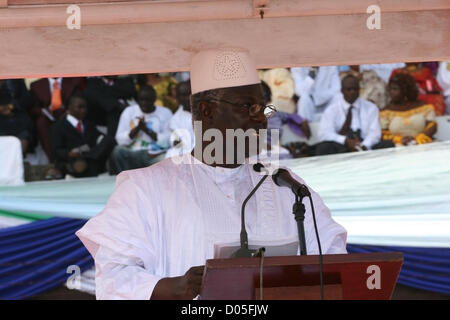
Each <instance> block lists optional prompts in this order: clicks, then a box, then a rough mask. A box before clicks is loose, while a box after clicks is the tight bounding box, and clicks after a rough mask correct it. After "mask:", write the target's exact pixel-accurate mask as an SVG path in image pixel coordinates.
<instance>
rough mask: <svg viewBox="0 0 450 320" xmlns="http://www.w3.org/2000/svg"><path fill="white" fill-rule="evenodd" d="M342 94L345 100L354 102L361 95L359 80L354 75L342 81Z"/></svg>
mask: <svg viewBox="0 0 450 320" xmlns="http://www.w3.org/2000/svg"><path fill="white" fill-rule="evenodd" d="M341 91H342V94H343V95H344V99H345V101H347V102H348V103H350V104H352V103H354V102H355V101H356V99H358V97H359V80H358V79H356V78H353V77H349V78H345V79H344V81H342V90H341Z"/></svg>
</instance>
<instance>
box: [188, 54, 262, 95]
mask: <svg viewBox="0 0 450 320" xmlns="http://www.w3.org/2000/svg"><path fill="white" fill-rule="evenodd" d="M257 83H261V80H260V79H259V77H258V71H257V70H256V65H255V63H254V62H253V60H252V59H251V57H250V55H249V53H248V52H247V51H245V50H243V49H234V48H233V49H216V50H205V51H201V52H199V53H197V54H196V55H195V56H194V57H193V58H192V62H191V88H192V94H195V93H198V92H202V91H206V90H211V89H218V88H229V87H238V86H246V85H250V84H257Z"/></svg>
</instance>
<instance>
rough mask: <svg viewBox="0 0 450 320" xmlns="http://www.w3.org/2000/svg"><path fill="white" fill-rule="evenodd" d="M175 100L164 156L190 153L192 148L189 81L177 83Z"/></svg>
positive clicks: (192, 133)
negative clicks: (175, 108) (176, 103)
mask: <svg viewBox="0 0 450 320" xmlns="http://www.w3.org/2000/svg"><path fill="white" fill-rule="evenodd" d="M176 93H177V101H178V103H179V105H180V106H179V107H178V110H177V112H175V114H174V115H173V117H172V118H171V119H170V122H169V129H170V131H171V136H170V145H171V148H170V149H169V150H167V153H166V158H170V157H174V156H178V155H182V154H185V153H190V152H191V151H192V149H193V148H194V141H195V140H194V138H195V136H194V129H193V124H192V114H191V101H190V95H191V83H190V82H189V81H184V82H180V83H178V84H177V89H176Z"/></svg>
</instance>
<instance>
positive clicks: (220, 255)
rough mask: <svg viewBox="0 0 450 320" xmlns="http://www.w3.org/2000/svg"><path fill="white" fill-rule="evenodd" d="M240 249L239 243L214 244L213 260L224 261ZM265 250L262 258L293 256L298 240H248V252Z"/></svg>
mask: <svg viewBox="0 0 450 320" xmlns="http://www.w3.org/2000/svg"><path fill="white" fill-rule="evenodd" d="M240 247H241V244H240V242H239V241H234V242H224V243H215V244H214V259H226V258H230V257H231V255H232V254H233V253H234V252H235V251H236V250H238V249H239V248H240ZM262 247H264V248H266V251H265V253H264V256H266V257H276V256H295V255H298V252H299V245H298V240H295V239H292V238H291V239H282V240H274V241H270V240H259V241H258V240H254V241H252V240H250V241H249V244H248V248H249V249H250V250H258V249H259V248H262Z"/></svg>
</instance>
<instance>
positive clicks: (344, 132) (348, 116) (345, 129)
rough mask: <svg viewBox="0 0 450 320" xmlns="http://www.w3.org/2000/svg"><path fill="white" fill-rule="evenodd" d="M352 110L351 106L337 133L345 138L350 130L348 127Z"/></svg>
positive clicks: (350, 122)
mask: <svg viewBox="0 0 450 320" xmlns="http://www.w3.org/2000/svg"><path fill="white" fill-rule="evenodd" d="M352 110H353V106H350V108H348V111H347V117H346V118H345V122H344V125H343V126H342V129H341V130H340V131H339V134H340V135H343V136H346V135H347V133H348V129H350V126H351V124H352Z"/></svg>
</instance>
